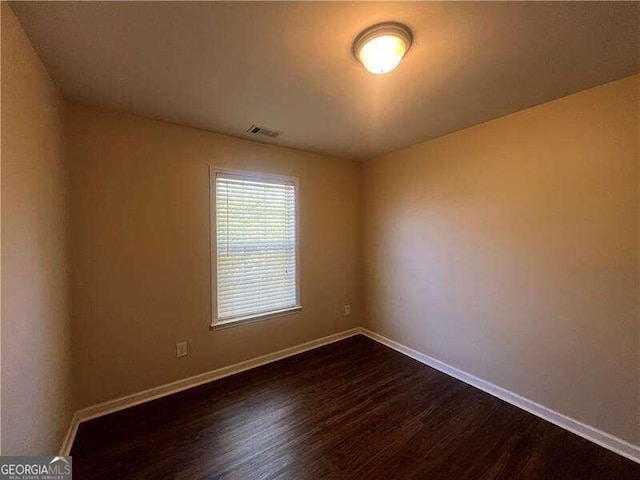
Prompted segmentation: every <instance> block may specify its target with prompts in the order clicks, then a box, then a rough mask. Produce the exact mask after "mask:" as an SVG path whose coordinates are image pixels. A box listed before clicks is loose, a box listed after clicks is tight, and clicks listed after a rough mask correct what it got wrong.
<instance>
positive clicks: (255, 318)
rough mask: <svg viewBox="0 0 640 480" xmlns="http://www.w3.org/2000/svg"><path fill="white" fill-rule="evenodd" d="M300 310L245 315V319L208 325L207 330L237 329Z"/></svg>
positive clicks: (291, 308)
mask: <svg viewBox="0 0 640 480" xmlns="http://www.w3.org/2000/svg"><path fill="white" fill-rule="evenodd" d="M301 310H302V306H296V307H290V308H285V309H282V310H275V311H273V312H266V313H258V314H255V315H247V316H246V317H239V318H234V319H231V320H222V321H220V322H215V323H213V324H211V325H209V330H222V329H223V328H231V327H237V326H240V325H245V324H247V323H253V322H259V321H260V320H267V319H268V318H275V317H282V316H284V315H291V314H294V313H298V312H300V311H301Z"/></svg>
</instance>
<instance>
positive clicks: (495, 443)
mask: <svg viewBox="0 0 640 480" xmlns="http://www.w3.org/2000/svg"><path fill="white" fill-rule="evenodd" d="M72 455H73V468H74V478H76V479H81V480H85V479H87V480H88V479H109V480H113V479H118V480H124V479H155V478H162V479H167V478H176V479H203V478H206V479H218V478H220V479H222V478H225V479H242V480H244V479H271V478H286V479H310V478H314V479H316V478H339V479H343V478H344V479H365V480H373V479H384V480H392V479H405V478H419V479H474V480H475V479H498V478H500V479H506V478H517V479H545V478H553V479H555V478H558V479H571V480H585V479H598V480H603V479H631V478H634V479H640V465H638V464H635V463H633V462H631V461H630V460H627V459H625V458H623V457H620V456H618V455H616V454H614V453H611V452H609V451H608V450H605V449H603V448H600V447H598V446H596V445H594V444H592V443H590V442H588V441H586V440H584V439H582V438H580V437H578V436H576V435H573V434H571V433H569V432H567V431H565V430H562V429H561V428H559V427H556V426H554V425H552V424H550V423H548V422H545V421H544V420H541V419H539V418H537V417H535V416H533V415H531V414H529V413H526V412H524V411H522V410H520V409H518V408H516V407H514V406H512V405H510V404H508V403H505V402H503V401H501V400H498V399H496V398H494V397H492V396H490V395H488V394H486V393H484V392H482V391H480V390H477V389H475V388H473V387H470V386H468V385H466V384H464V383H462V382H459V381H458V380H455V379H453V378H451V377H448V376H446V375H444V374H442V373H440V372H438V371H436V370H433V369H431V368H429V367H427V366H425V365H422V364H420V363H418V362H416V361H414V360H412V359H410V358H408V357H405V356H404V355H401V354H400V353H397V352H395V351H393V350H390V349H388V348H386V347H384V346H382V345H380V344H378V343H376V342H374V341H372V340H369V339H368V338H366V337H362V336H357V337H352V338H349V339H347V340H344V341H341V342H338V343H334V344H332V345H328V346H325V347H322V348H319V349H316V350H313V351H310V352H306V353H303V354H300V355H297V356H295V357H290V358H288V359H285V360H281V361H279V362H277V363H273V364H270V365H266V366H263V367H260V368H257V369H254V370H250V371H248V372H244V373H241V374H238V375H234V376H232V377H227V378H225V379H222V380H218V381H216V382H212V383H209V384H207V385H203V386H201V387H197V388H194V389H191V390H188V391H185V392H181V393H177V394H174V395H171V396H168V397H165V398H162V399H158V400H155V401H153V402H150V403H146V404H143V405H139V406H137V407H133V408H130V409H127V410H124V411H121V412H117V413H113V414H111V415H107V416H105V417H102V418H98V419H95V420H92V421H90V422H86V423H83V424H81V426H80V429H79V431H78V435H77V437H76V441H75V444H74V446H73V451H72Z"/></svg>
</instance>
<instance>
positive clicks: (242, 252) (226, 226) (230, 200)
mask: <svg viewBox="0 0 640 480" xmlns="http://www.w3.org/2000/svg"><path fill="white" fill-rule="evenodd" d="M215 195H216V197H215V214H216V253H217V260H216V261H217V315H216V320H215V322H226V321H233V320H240V319H245V318H250V317H254V316H261V315H266V314H270V313H274V312H278V311H281V310H286V309H289V308H292V307H297V306H298V288H297V268H296V267H297V265H296V263H297V238H296V235H297V232H296V230H297V229H296V185H295V183H294V181H293V180H272V179H268V178H259V177H254V176H243V175H237V174H228V173H220V172H218V173H216V177H215ZM215 322H214V323H215Z"/></svg>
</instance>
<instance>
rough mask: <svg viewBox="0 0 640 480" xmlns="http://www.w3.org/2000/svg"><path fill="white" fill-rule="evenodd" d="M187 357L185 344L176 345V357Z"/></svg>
mask: <svg viewBox="0 0 640 480" xmlns="http://www.w3.org/2000/svg"><path fill="white" fill-rule="evenodd" d="M186 356H187V342H178V343H176V357H186Z"/></svg>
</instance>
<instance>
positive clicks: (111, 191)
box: [67, 106, 361, 407]
mask: <svg viewBox="0 0 640 480" xmlns="http://www.w3.org/2000/svg"><path fill="white" fill-rule="evenodd" d="M67 120H68V125H67V127H68V132H69V157H68V160H69V170H70V181H71V190H70V195H71V223H72V226H71V239H72V240H71V241H72V254H71V262H72V271H73V274H72V304H73V317H74V318H73V333H74V345H73V364H74V385H75V386H76V394H77V396H76V403H77V407H86V406H88V405H92V404H95V403H97V402H101V401H104V400H108V399H112V398H115V397H119V396H122V395H126V394H130V393H134V392H138V391H140V390H142V389H146V388H149V387H153V386H156V385H161V384H164V383H166V382H171V381H174V380H177V379H181V378H184V377H187V376H189V375H194V374H198V373H201V372H205V371H208V370H211V369H215V368H218V367H221V366H225V365H229V364H233V363H235V362H239V361H242V360H246V359H249V358H253V357H256V356H258V355H263V354H266V353H270V352H274V351H277V350H280V349H283V348H286V347H290V346H293V345H296V344H299V343H302V342H306V341H309V340H312V339H316V338H319V337H322V336H325V335H329V334H332V333H336V332H340V331H343V330H346V329H349V328H352V327H355V326H357V325H359V324H360V323H361V322H360V318H361V317H360V311H361V308H360V298H359V296H360V295H359V276H360V272H359V248H358V218H359V214H360V212H359V202H360V164H359V163H356V162H352V161H346V160H340V159H333V158H330V157H324V156H320V155H316V154H311V153H304V152H301V151H296V150H291V149H286V148H280V147H275V146H267V145H264V144H259V143H255V142H250V141H246V140H240V139H237V138H233V137H228V136H225V135H219V134H215V133H210V132H205V131H201V130H196V129H193V128H187V127H181V126H178V125H174V124H170V123H165V122H160V121H153V120H148V119H143V118H140V117H136V116H133V115H128V114H122V113H116V112H113V111H108V110H99V109H94V108H85V107H77V106H71V107H69V108H68V116H67ZM209 165H215V166H222V167H232V168H238V169H247V170H251V171H262V172H268V173H278V174H283V175H294V176H298V177H299V178H300V192H299V198H300V249H301V250H300V255H301V258H300V273H301V298H302V304H303V307H304V310H303V311H302V312H301V313H299V314H296V315H290V316H284V317H279V318H275V319H270V320H265V321H261V322H256V323H252V324H247V325H242V326H237V327H233V328H228V329H224V330H219V331H213V332H211V331H209V330H208V325H209V322H210V286H209V284H210V273H209V271H210V270H209V268H210V265H209V210H208V209H209V171H208V168H209ZM347 302H349V303H351V304H352V306H353V307H352V312H353V313H352V315H351V316H348V317H345V316H344V315H343V306H344V304H345V303H347ZM182 340H186V341H188V342H189V355H188V356H187V357H185V358H180V359H178V358H176V355H175V344H176V342H178V341H182Z"/></svg>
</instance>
